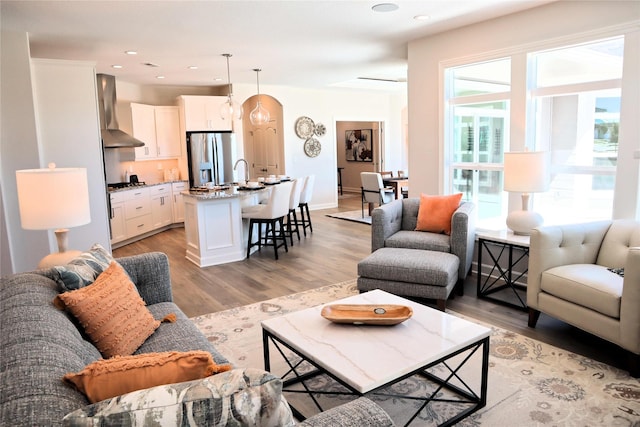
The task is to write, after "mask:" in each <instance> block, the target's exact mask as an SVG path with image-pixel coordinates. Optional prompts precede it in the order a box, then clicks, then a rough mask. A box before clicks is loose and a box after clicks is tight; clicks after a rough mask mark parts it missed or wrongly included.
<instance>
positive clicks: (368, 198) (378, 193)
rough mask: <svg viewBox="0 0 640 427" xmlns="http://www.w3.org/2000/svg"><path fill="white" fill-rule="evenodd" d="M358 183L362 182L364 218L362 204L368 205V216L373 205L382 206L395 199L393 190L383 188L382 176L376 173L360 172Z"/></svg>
mask: <svg viewBox="0 0 640 427" xmlns="http://www.w3.org/2000/svg"><path fill="white" fill-rule="evenodd" d="M360 181H361V182H362V187H361V189H362V217H363V218H364V204H365V203H368V204H369V216H371V210H372V209H373V204H374V203H378V204H379V205H384V204H385V203H389V202H391V201H393V199H395V191H394V190H393V188H389V187H385V186H384V184H383V183H382V175H381V174H379V173H377V172H360Z"/></svg>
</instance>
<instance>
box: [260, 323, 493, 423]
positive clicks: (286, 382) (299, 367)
mask: <svg viewBox="0 0 640 427" xmlns="http://www.w3.org/2000/svg"><path fill="white" fill-rule="evenodd" d="M269 343H271V344H273V347H275V349H277V350H278V353H279V354H280V356H281V357H282V359H283V360H284V361H285V362H286V364H287V366H288V370H287V371H286V372H285V373H284V374H283V375H282V376H281V378H282V380H283V392H285V393H297V394H305V395H306V396H308V397H309V398H310V399H311V400H312V402H313V404H314V406H315V408H316V409H317V410H318V411H319V412H322V411H323V408H322V405H321V403H320V401H319V400H318V397H319V396H323V395H330V396H337V395H348V396H355V397H360V396H363V395H366V396H368V397H374V396H382V397H393V398H398V399H407V400H415V401H420V402H421V404H420V407H419V408H418V410H417V411H416V412H415V413H414V414H412V416H411V417H410V419H409V420H408V421H407V422H406V424H404V425H405V426H409V425H411V424H412V423H413V422H414V421H415V420H416V418H417V417H418V415H419V414H420V412H422V411H423V410H424V409H425V408H426V407H427V406H428V405H429V404H430V403H432V402H444V403H452V404H462V405H468V407H467V408H466V409H464V410H462V411H461V412H459V413H458V414H456V415H455V416H453V417H452V418H449V419H447V420H446V421H444V422H442V423H441V424H439V426H441V427H444V426H452V425H454V424H456V423H457V422H459V421H460V420H462V419H463V418H465V417H467V416H469V415H471V414H472V413H474V412H476V411H477V410H479V409H481V408H483V407H484V406H485V405H486V404H487V378H488V373H489V337H486V338H482V339H480V340H478V341H476V342H474V343H471V344H469V345H468V346H466V347H464V348H461V349H460V350H457V351H455V352H453V353H451V354H448V355H446V356H444V357H442V358H440V359H438V360H436V361H434V362H431V363H428V364H426V365H424V366H422V367H420V368H419V369H416V370H415V371H413V372H410V373H408V374H405V375H402V376H400V377H398V378H396V379H394V380H392V381H390V382H388V383H386V384H383V385H381V386H380V387H378V388H376V389H373V390H371V391H369V392H367V393H364V394H363V393H360V392H359V391H357V390H355V389H354V388H353V387H351V386H350V385H348V384H347V383H345V382H344V381H342V380H341V379H340V378H337V377H336V376H335V375H333V374H332V373H331V372H330V371H328V370H326V369H324V368H322V367H321V366H318V365H317V364H316V363H314V362H313V361H311V360H309V359H307V358H306V357H305V356H304V355H302V354H300V352H298V351H297V350H295V349H294V348H292V347H291V346H290V345H288V344H287V343H285V342H283V341H282V340H280V339H279V338H277V337H275V336H274V335H272V334H271V333H269V332H268V331H266V330H264V329H263V331H262V344H263V351H264V366H265V370H267V371H270V370H271V358H270V354H269V348H270V345H269ZM285 349H287V350H289V351H291V352H292V353H293V354H294V355H295V356H297V359H298V360H295V359H293V358H291V357H289V356H288V355H287V354H286V352H285ZM478 350H480V351H481V353H482V368H481V373H480V374H481V383H480V390H479V393H478V392H477V390H476V391H474V390H473V388H472V387H470V386H469V385H468V384H467V382H466V381H464V379H463V378H462V376H461V375H460V369H461V368H462V367H463V366H464V365H465V364H466V363H467V362H468V361H469V360H470V359H471V357H472V356H473V355H474V354H476V352H478ZM465 352H466V354H464V357H463V358H462V360H461V361H453V360H451V359H452V358H454V357H455V356H458V355H460V354H463V353H465ZM451 362H454V363H456V366H451V365H450V364H451ZM309 365H310V366H312V367H313V368H312V369H311V370H305V369H303V366H306V367H308V366H309ZM438 365H441V367H442V368H444V370H445V371H446V374H444V375H435V374H434V373H432V372H428V371H427V370H428V369H430V368H434V367H437V366H438ZM276 375H277V374H276ZM319 375H327V376H328V377H330V378H331V379H333V380H334V381H336V382H337V383H338V384H340V385H341V386H342V387H343V388H344V390H331V391H327V390H315V389H312V387H310V386H309V384H308V381H309V380H311V379H312V378H315V377H317V376H319ZM414 375H418V376H421V377H423V378H425V380H428V381H431V382H433V383H434V384H435V385H436V387H435V389H434V390H433V391H431V392H430V393H429V395H428V396H410V395H404V394H393V393H389V392H387V391H385V389H386V388H387V387H389V386H391V385H393V384H396V383H399V382H400V381H402V380H404V379H406V378H409V377H412V376H414ZM453 380H456V381H457V382H458V383H459V385H455V384H452V383H451V381H453ZM296 385H299V386H302V387H301V388H297V389H296V388H294V387H293V386H296ZM445 389H446V390H448V391H449V392H451V393H453V394H455V395H457V396H458V398H455V399H454V398H450V397H446V396H445V397H443V395H442V392H443V391H444V390H445ZM289 403H290V407H291V411H292V412H293V415H294V416H295V417H296V418H297V419H298V420H304V419H306V417H305V416H304V414H302V413H301V412H300V411H299V410H298V409H296V408H295V407H294V406H293V405H291V402H289Z"/></svg>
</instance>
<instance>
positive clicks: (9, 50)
mask: <svg viewBox="0 0 640 427" xmlns="http://www.w3.org/2000/svg"><path fill="white" fill-rule="evenodd" d="M0 63H2V74H1V75H0V79H1V80H0V86H1V88H2V92H1V95H0V102H1V107H0V111H1V112H2V122H1V123H2V124H1V129H2V131H1V137H0V175H1V177H2V179H0V186H1V187H2V191H1V192H0V194H1V195H2V202H3V203H2V205H3V209H4V210H3V217H4V218H3V220H4V227H2V229H0V230H1V231H2V232H6V235H4V236H2V239H1V240H0V245H1V246H0V251H1V252H2V257H1V260H2V264H1V265H0V275H5V274H9V273H11V272H13V271H20V270H23V266H25V265H26V263H28V262H29V260H31V259H35V260H36V263H37V261H39V260H40V259H42V258H43V257H44V256H45V255H47V254H48V253H49V250H48V249H49V246H48V236H47V232H46V231H27V230H23V229H22V226H21V225H20V212H19V210H18V197H17V195H16V174H15V171H16V170H19V169H32V168H38V167H40V163H39V155H38V141H37V137H36V123H35V111H34V106H33V97H32V96H31V72H30V57H29V39H28V37H27V35H26V34H23V33H13V32H6V31H3V32H2V49H1V50H0ZM34 265H35V264H34Z"/></svg>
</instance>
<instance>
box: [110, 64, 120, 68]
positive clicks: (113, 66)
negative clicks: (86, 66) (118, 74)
mask: <svg viewBox="0 0 640 427" xmlns="http://www.w3.org/2000/svg"><path fill="white" fill-rule="evenodd" d="M111 68H122V65H118V64H113V65H112V66H111Z"/></svg>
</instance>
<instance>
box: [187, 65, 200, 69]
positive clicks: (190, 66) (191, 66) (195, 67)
mask: <svg viewBox="0 0 640 427" xmlns="http://www.w3.org/2000/svg"><path fill="white" fill-rule="evenodd" d="M188 68H189V69H190V70H197V69H198V66H197V65H189V67H188Z"/></svg>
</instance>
